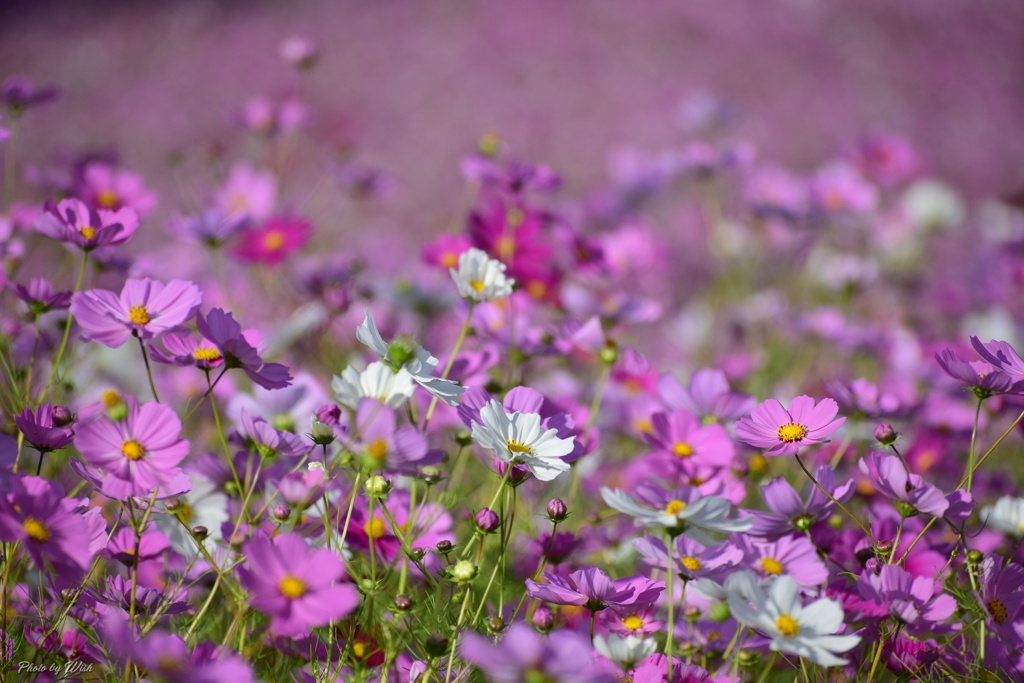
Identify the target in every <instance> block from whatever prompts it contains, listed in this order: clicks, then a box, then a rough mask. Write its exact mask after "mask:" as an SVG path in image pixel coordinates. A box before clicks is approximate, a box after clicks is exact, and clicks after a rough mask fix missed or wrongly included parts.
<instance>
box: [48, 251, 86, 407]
mask: <svg viewBox="0 0 1024 683" xmlns="http://www.w3.org/2000/svg"><path fill="white" fill-rule="evenodd" d="M88 263H89V252H87V251H83V252H82V267H81V268H80V269H79V271H78V281H77V282H76V283H75V291H74V294H77V293H78V291H79V290H81V289H82V283H83V282H85V267H86V266H87V265H88ZM74 319H75V316H73V315H71V311H68V319H67V322H66V323H65V324H64V336H63V338H62V339H61V340H60V348H58V349H57V358H56V359H55V360H54V361H53V370H51V371H50V379H48V380H47V381H46V387H44V388H43V395H42V396H40V397H39V402H40V403H43V402H44V401H45V400H46V395H47V394H49V393H50V386H51V385H53V380H55V379H56V378H57V371H58V370H60V363H61V361H62V360H64V351H65V350H67V348H68V338H69V337H70V336H71V323H72V322H73V321H74Z"/></svg>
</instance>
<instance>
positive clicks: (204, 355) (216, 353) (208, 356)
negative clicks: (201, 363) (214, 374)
mask: <svg viewBox="0 0 1024 683" xmlns="http://www.w3.org/2000/svg"><path fill="white" fill-rule="evenodd" d="M192 357H193V358H195V359H196V360H205V361H214V360H220V359H221V357H222V356H221V355H220V350H219V349H208V348H206V347H203V346H200V347H199V348H197V349H196V350H195V351H193V352H192Z"/></svg>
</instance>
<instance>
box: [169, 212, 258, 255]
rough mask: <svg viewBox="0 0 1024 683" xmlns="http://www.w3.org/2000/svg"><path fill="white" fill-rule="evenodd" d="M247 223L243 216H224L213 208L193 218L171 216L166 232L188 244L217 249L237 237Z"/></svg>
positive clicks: (245, 217)
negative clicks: (195, 243) (194, 243)
mask: <svg viewBox="0 0 1024 683" xmlns="http://www.w3.org/2000/svg"><path fill="white" fill-rule="evenodd" d="M247 221H248V217H247V216H246V215H245V214H241V213H233V214H226V213H224V212H223V211H222V210H220V209H217V208H213V209H207V210H206V211H203V212H201V213H199V214H196V215H195V216H177V215H176V216H173V217H172V218H171V220H170V221H168V223H167V231H168V232H169V233H170V234H171V235H173V236H175V237H181V238H183V239H186V240H188V241H190V242H198V243H199V244H203V245H205V246H208V247H219V246H221V245H223V244H224V243H225V242H227V241H228V240H229V239H231V238H232V237H234V236H235V235H237V234H238V233H239V232H240V231H241V230H242V229H243V228H244V227H245V226H246V223H247Z"/></svg>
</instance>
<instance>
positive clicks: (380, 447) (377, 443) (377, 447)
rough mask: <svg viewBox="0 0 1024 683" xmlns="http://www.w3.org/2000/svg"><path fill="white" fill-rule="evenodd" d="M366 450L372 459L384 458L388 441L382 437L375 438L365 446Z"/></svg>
mask: <svg viewBox="0 0 1024 683" xmlns="http://www.w3.org/2000/svg"><path fill="white" fill-rule="evenodd" d="M366 452H367V453H369V454H370V457H371V458H373V459H374V460H377V461H381V460H384V458H385V456H387V454H388V442H387V441H385V440H384V439H375V440H374V441H373V442H371V443H370V445H369V446H367V448H366Z"/></svg>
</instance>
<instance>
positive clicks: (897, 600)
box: [857, 564, 956, 635]
mask: <svg viewBox="0 0 1024 683" xmlns="http://www.w3.org/2000/svg"><path fill="white" fill-rule="evenodd" d="M935 587H936V584H935V579H934V577H932V576H919V577H917V578H914V576H913V574H911V573H910V572H908V571H907V570H906V569H903V568H902V567H899V566H897V565H894V564H884V565H882V569H881V571H880V572H879V573H878V574H876V573H874V572H870V571H866V572H864V573H863V574H861V575H860V578H859V579H857V589H858V591H860V594H861V595H862V596H863V597H864V598H865V599H866V600H870V601H872V602H874V603H875V604H876V605H878V606H879V608H880V609H881V610H883V613H888V614H891V615H892V616H894V617H896V618H898V619H899V620H900V621H902V622H903V624H904V627H905V628H906V630H907V632H908V633H910V634H911V635H920V634H923V633H928V632H929V631H932V630H934V629H935V628H936V627H937V626H938V625H939V624H940V623H941V622H943V621H945V620H946V619H948V618H949V617H950V616H951V615H952V614H953V612H955V611H956V599H955V598H953V596H952V595H947V594H946V593H943V592H940V593H939V594H938V595H936V594H935Z"/></svg>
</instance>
